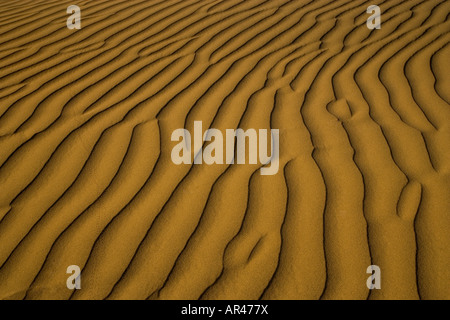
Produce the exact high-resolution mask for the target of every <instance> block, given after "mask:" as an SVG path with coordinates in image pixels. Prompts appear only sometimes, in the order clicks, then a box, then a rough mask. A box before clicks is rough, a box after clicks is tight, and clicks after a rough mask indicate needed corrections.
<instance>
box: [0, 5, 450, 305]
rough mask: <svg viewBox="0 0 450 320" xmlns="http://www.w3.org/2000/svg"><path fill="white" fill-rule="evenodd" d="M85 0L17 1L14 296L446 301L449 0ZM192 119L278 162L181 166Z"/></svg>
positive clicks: (1, 42) (8, 240) (8, 120)
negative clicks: (250, 133)
mask: <svg viewBox="0 0 450 320" xmlns="http://www.w3.org/2000/svg"><path fill="white" fill-rule="evenodd" d="M72 4H76V3H74V2H72V1H65V0H61V1H59V0H51V1H42V0H36V1H22V0H20V1H19V0H8V1H7V0H0V150H1V151H0V298H1V299H450V285H449V284H450V249H449V243H450V232H449V231H450V196H449V194H450V65H449V61H450V21H449V13H450V2H449V1H446V0H384V1H383V0H377V1H374V2H372V1H366V0H336V1H331V0H314V1H313V0H292V1H288V0H270V1H269V0H245V1H244V0H133V1H130V0H127V1H125V0H115V1H106V0H97V1H92V0H85V1H82V2H79V3H78V5H79V6H80V8H81V10H82V28H81V29H80V30H69V29H68V28H67V27H66V20H67V17H68V15H67V13H66V8H67V7H68V6H69V5H72ZM371 4H376V5H379V6H380V7H381V9H382V27H381V29H374V30H370V29H369V28H367V26H366V20H367V18H368V16H369V15H368V14H367V13H366V9H367V7H368V6H369V5H371ZM194 121H202V122H203V127H204V129H205V130H206V129H207V128H217V129H219V130H223V131H225V130H226V129H236V128H243V129H249V128H254V129H271V128H272V129H279V130H280V170H279V172H278V174H276V175H273V176H262V175H260V173H259V169H260V168H261V165H260V164H257V165H253V164H248V165H237V164H233V165H227V164H223V165H206V164H202V165H175V164H174V163H173V162H172V161H171V150H172V148H173V146H174V143H173V142H172V141H171V134H172V132H173V131H174V130H176V129H178V128H186V129H188V130H189V131H192V130H193V126H194ZM70 265H78V266H80V267H81V269H82V289H81V290H75V291H72V290H69V289H68V288H67V287H66V280H67V277H68V274H67V273H66V269H67V267H68V266H70ZM370 265H377V266H379V267H380V268H381V271H382V288H381V289H380V290H369V289H368V288H367V286H366V280H367V278H368V277H369V274H367V273H366V269H367V267H368V266H370Z"/></svg>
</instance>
